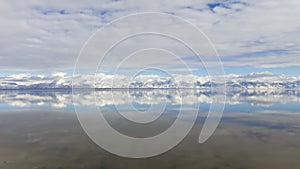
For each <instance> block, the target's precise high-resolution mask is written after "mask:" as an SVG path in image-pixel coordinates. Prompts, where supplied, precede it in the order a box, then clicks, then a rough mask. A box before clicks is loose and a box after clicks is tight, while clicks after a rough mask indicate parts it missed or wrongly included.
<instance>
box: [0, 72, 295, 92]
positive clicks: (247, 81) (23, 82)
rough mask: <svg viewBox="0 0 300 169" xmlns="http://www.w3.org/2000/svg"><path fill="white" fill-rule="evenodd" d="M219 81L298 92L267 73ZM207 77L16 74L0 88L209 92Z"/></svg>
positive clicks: (237, 87) (286, 79) (233, 86)
mask: <svg viewBox="0 0 300 169" xmlns="http://www.w3.org/2000/svg"><path fill="white" fill-rule="evenodd" d="M212 78H214V79H219V81H220V82H222V81H223V82H225V81H226V87H227V90H229V91H241V90H260V91H264V90H287V89H288V90H290V89H293V90H297V89H300V88H299V87H300V77H290V76H285V75H274V74H272V73H270V72H261V73H251V74H249V75H235V74H229V75H225V76H222V77H212ZM210 79H211V77H209V76H195V75H172V77H165V76H158V75H139V76H136V77H128V76H124V75H106V74H96V75H75V76H73V77H72V76H66V74H64V73H55V74H52V75H49V76H43V75H30V74H16V75H11V76H7V77H0V89H46V88H50V89H52V88H71V87H72V80H73V86H74V87H76V88H198V89H210V88H211V87H212V86H213V87H218V86H220V85H221V83H220V82H217V81H213V82H212V81H211V80H210Z"/></svg>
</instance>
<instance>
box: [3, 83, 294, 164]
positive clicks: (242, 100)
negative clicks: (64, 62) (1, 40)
mask: <svg viewBox="0 0 300 169" xmlns="http://www.w3.org/2000/svg"><path fill="white" fill-rule="evenodd" d="M216 95H217V94H213V93H210V92H203V91H199V90H181V91H178V90H159V89H155V90H116V91H113V97H112V91H110V90H96V91H95V93H94V92H93V91H90V90H87V91H85V90H83V91H82V93H81V96H80V98H81V99H80V100H79V101H76V102H74V104H76V106H79V107H81V108H83V109H88V108H89V107H90V106H91V105H96V106H97V107H98V108H99V109H100V110H102V113H104V114H105V117H106V119H107V121H108V122H109V123H110V124H111V125H112V126H113V127H114V129H116V130H117V131H119V132H121V133H124V134H126V135H128V136H133V137H141V138H142V137H149V136H154V135H157V134H159V133H161V132H163V131H164V130H166V129H167V128H168V127H169V126H170V125H172V123H173V122H174V120H175V119H176V117H177V114H178V112H179V111H184V113H186V115H189V113H190V112H191V111H194V110H197V108H198V106H199V107H200V108H199V112H198V117H197V120H196V124H195V126H194V127H193V128H192V130H191V132H190V133H189V134H188V135H187V137H186V138H185V139H184V140H183V141H182V142H181V143H180V144H179V145H177V146H176V147H174V148H173V149H171V150H170V151H168V152H166V153H163V154H161V155H158V156H155V157H151V158H145V159H130V158H123V157H119V156H116V155H113V154H111V153H109V152H107V151H105V150H103V149H102V148H100V147H99V146H97V145H96V144H95V143H94V142H93V141H92V140H91V139H90V138H89V137H88V136H87V134H86V133H85V132H84V130H83V129H82V128H81V125H80V123H79V121H78V119H77V115H76V112H75V110H74V106H73V102H72V98H73V97H79V96H78V95H74V96H72V91H71V90H65V89H64V90H57V89H56V90H2V91H0V168H1V169H16V168H22V169H84V168H86V169H94V168H95V169H135V168H137V169H141V168H149V169H150V168H162V169H165V168H166V169H180V168H183V169H184V168H191V169H193V168H195V169H266V168H269V169H271V168H272V169H282V168H284V169H298V168H299V166H300V161H299V157H300V111H299V110H300V93H299V92H297V91H281V92H277V93H276V92H268V91H260V92H258V91H251V92H249V91H248V92H247V91H244V92H230V93H227V100H226V105H225V110H224V114H223V117H222V121H221V123H220V124H219V126H218V128H217V130H216V131H215V133H214V134H213V135H212V137H210V138H209V140H208V141H206V142H205V143H203V144H199V143H198V138H199V134H200V131H201V129H202V126H203V123H204V121H205V119H206V116H207V112H208V110H209V107H210V104H211V102H212V96H215V97H217V96H216ZM132 108H134V110H137V111H138V112H140V113H141V114H142V113H144V115H145V116H146V115H147V116H148V115H149V116H151V115H156V114H155V113H156V111H155V110H156V109H157V111H160V110H159V109H163V110H164V112H163V114H162V115H161V116H160V117H159V118H158V119H157V120H155V121H154V122H151V123H149V124H139V125H134V124H132V123H130V122H129V121H128V120H126V119H124V118H123V117H122V116H121V115H120V114H118V112H119V111H122V112H123V113H129V114H130V113H131V110H133V109H132ZM149 109H151V111H147V110H149ZM197 111H198V110H197ZM188 122H189V121H187V123H188ZM132 151H135V150H134V149H132Z"/></svg>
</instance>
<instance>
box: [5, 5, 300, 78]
mask: <svg viewBox="0 0 300 169" xmlns="http://www.w3.org/2000/svg"><path fill="white" fill-rule="evenodd" d="M299 7H300V1H298V0H287V1H279V0H278V1H274V0H264V1H260V0H251V1H246V0H240V1H236V0H234V1H233V0H203V1H193V0H186V1H183V0H176V1H168V2H167V1H160V0H153V1H137V0H119V1H112V0H100V1H98V0H97V1H96V0H87V1H85V2H82V1H70V0H62V1H50V2H44V1H43V2H42V1H38V0H28V1H17V0H11V1H1V2H0V13H1V15H0V16H1V19H0V24H1V29H0V36H1V38H0V46H1V50H0V60H1V61H0V70H1V74H0V76H7V75H10V74H15V73H24V72H25V73H27V72H30V73H32V74H51V73H52V72H58V71H60V72H61V71H64V72H67V74H71V72H72V68H73V67H74V64H75V61H76V58H77V56H78V53H79V51H80V49H81V47H82V46H83V45H84V43H85V42H86V40H87V39H88V38H89V37H90V36H91V35H92V34H93V33H94V32H95V31H96V30H98V29H99V28H102V27H103V26H104V25H105V24H107V23H109V22H111V21H113V20H115V19H117V18H119V17H122V16H126V15H129V14H134V13H137V12H149V11H153V12H163V13H169V14H172V15H175V16H179V17H182V18H183V19H185V20H187V21H189V22H191V23H193V24H194V25H196V26H197V27H198V28H199V29H200V30H201V31H203V32H204V33H205V34H206V35H207V37H208V38H209V39H210V40H211V42H212V43H213V44H214V46H215V48H216V50H217V51H218V53H219V55H220V57H221V60H222V62H223V65H224V69H225V73H226V74H249V73H251V72H262V71H270V72H273V73H275V74H286V75H291V76H297V75H298V72H299V71H300V56H299V54H300V29H299V28H300V22H299V21H298V20H299V18H300V9H299ZM106 38H109V37H106ZM200 70H201V68H200Z"/></svg>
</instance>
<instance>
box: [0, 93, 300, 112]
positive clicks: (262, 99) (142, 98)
mask: <svg viewBox="0 0 300 169" xmlns="http://www.w3.org/2000/svg"><path fill="white" fill-rule="evenodd" d="M73 97H74V98H75V99H74V100H76V102H74V104H76V105H79V106H93V105H97V106H100V107H104V106H109V105H125V104H129V103H136V104H141V105H152V104H161V103H167V104H170V105H181V104H186V105H192V104H198V103H208V104H210V103H211V102H212V101H213V100H215V101H217V102H218V98H219V97H218V94H212V93H210V92H203V91H200V90H181V91H179V90H166V89H165V90H161V89H160V90H158V89H156V90H129V91H127V90H114V91H113V92H112V91H110V90H97V91H96V92H95V95H94V93H93V90H82V91H76V92H75V93H74V95H73ZM219 101H220V100H219ZM0 102H1V103H5V104H8V105H11V106H15V107H30V106H46V105H50V106H51V107H53V108H64V107H66V106H67V105H72V104H73V103H72V94H71V91H66V90H64V91H55V90H54V91H31V90H27V91H1V92H0ZM288 102H300V95H299V93H298V92H297V91H285V92H280V91H278V92H273V91H271V92H269V93H268V92H264V93H255V94H253V93H251V92H250V93H247V92H233V93H228V96H227V100H226V104H244V103H246V104H251V105H256V106H270V105H273V104H276V103H288Z"/></svg>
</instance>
